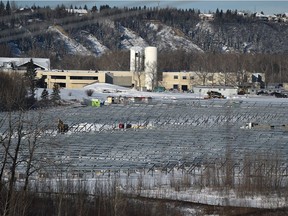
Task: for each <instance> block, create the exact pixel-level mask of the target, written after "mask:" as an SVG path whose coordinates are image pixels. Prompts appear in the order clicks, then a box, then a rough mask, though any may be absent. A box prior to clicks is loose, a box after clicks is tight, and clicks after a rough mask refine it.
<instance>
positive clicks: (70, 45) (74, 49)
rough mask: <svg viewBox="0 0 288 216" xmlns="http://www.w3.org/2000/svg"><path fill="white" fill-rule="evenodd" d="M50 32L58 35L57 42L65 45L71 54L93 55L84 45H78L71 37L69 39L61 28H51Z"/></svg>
mask: <svg viewBox="0 0 288 216" xmlns="http://www.w3.org/2000/svg"><path fill="white" fill-rule="evenodd" d="M48 32H53V33H55V34H56V36H55V37H56V38H55V42H56V44H57V43H64V44H65V47H66V49H67V52H68V53H69V54H73V55H84V56H85V55H93V53H92V52H90V51H89V50H88V49H87V48H85V47H84V46H83V45H82V44H80V43H78V42H77V41H75V40H74V39H72V38H71V37H69V36H68V35H67V34H66V33H65V31H64V30H63V29H62V28H61V27H60V26H50V27H49V28H48Z"/></svg>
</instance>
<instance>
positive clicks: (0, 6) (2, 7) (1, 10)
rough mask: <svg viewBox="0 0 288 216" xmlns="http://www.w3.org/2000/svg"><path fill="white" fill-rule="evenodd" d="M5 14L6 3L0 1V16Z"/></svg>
mask: <svg viewBox="0 0 288 216" xmlns="http://www.w3.org/2000/svg"><path fill="white" fill-rule="evenodd" d="M4 15H5V5H4V3H3V2H2V1H1V2H0V16H4Z"/></svg>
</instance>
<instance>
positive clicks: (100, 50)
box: [76, 31, 109, 56]
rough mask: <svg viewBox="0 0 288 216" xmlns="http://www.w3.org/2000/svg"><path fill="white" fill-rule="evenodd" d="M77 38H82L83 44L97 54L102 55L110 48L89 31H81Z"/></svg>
mask: <svg viewBox="0 0 288 216" xmlns="http://www.w3.org/2000/svg"><path fill="white" fill-rule="evenodd" d="M76 38H77V39H80V40H81V41H82V43H83V45H84V46H85V47H86V48H87V49H89V50H90V51H91V52H92V53H93V54H94V55H96V56H100V55H102V54H104V53H105V52H107V51H108V50H109V49H108V48H107V47H106V46H104V45H103V44H101V43H100V42H99V40H98V39H97V38H96V37H95V36H94V35H92V34H90V33H89V32H87V31H81V32H80V33H79V34H78V35H77V36H76Z"/></svg>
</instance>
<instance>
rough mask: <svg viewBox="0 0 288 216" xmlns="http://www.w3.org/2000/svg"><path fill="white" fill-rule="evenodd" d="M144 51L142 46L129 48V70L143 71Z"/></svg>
mask: <svg viewBox="0 0 288 216" xmlns="http://www.w3.org/2000/svg"><path fill="white" fill-rule="evenodd" d="M143 59H144V51H143V48H142V47H139V46H135V47H131V48H130V71H131V72H139V71H143Z"/></svg>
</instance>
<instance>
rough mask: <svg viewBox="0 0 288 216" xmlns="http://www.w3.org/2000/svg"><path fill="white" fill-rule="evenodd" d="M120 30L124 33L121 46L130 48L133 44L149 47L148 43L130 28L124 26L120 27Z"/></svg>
mask: <svg viewBox="0 0 288 216" xmlns="http://www.w3.org/2000/svg"><path fill="white" fill-rule="evenodd" d="M120 32H121V33H122V36H121V37H122V42H121V48H123V49H130V48H131V47H133V46H140V47H147V46H148V43H147V42H146V41H145V40H144V39H143V38H141V37H140V36H138V35H137V34H136V33H135V32H133V31H132V30H129V29H127V28H125V27H123V26H121V27H120Z"/></svg>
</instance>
